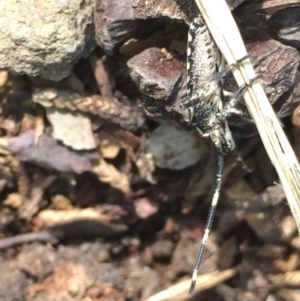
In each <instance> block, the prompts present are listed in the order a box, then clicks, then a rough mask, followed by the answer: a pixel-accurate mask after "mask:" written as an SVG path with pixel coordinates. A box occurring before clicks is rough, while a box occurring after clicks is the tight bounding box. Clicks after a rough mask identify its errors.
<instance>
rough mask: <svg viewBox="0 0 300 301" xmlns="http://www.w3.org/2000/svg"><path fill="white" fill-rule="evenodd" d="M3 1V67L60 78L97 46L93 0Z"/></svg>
mask: <svg viewBox="0 0 300 301" xmlns="http://www.w3.org/2000/svg"><path fill="white" fill-rule="evenodd" d="M24 3H25V2H24V1H22V0H10V1H6V0H0V11H1V12H2V13H1V14H0V28H1V31H0V68H6V69H9V70H10V71H13V72H15V73H19V74H27V75H30V76H40V77H43V78H46V79H50V80H54V81H59V80H61V79H63V78H65V77H66V76H68V75H69V74H70V71H71V69H72V67H73V66H74V64H75V63H76V62H77V61H78V60H79V59H80V58H81V57H84V56H87V55H88V54H89V52H90V51H91V50H92V48H93V47H94V45H95V42H94V26H93V17H92V10H93V6H94V3H93V0H47V1H44V0H36V1H26V4H24Z"/></svg>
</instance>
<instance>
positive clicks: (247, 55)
mask: <svg viewBox="0 0 300 301" xmlns="http://www.w3.org/2000/svg"><path fill="white" fill-rule="evenodd" d="M248 58H249V54H246V55H245V56H243V57H242V58H240V59H238V60H237V61H236V62H235V63H233V64H230V65H228V66H226V67H224V68H223V69H222V70H221V71H219V73H218V75H217V77H218V78H217V79H218V80H221V79H222V78H223V77H224V76H225V75H226V74H227V73H229V72H230V71H231V70H232V69H233V68H234V67H236V66H237V65H238V64H240V63H241V62H242V61H244V60H246V59H248Z"/></svg>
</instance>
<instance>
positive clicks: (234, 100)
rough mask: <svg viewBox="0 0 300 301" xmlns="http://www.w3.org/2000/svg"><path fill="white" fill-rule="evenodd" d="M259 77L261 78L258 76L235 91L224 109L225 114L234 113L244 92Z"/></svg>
mask: <svg viewBox="0 0 300 301" xmlns="http://www.w3.org/2000/svg"><path fill="white" fill-rule="evenodd" d="M261 77H262V75H261V74H258V75H256V76H255V77H254V78H252V79H251V80H250V82H249V84H247V83H245V84H243V85H241V86H240V87H239V88H238V89H237V91H236V92H235V93H234V95H233V97H232V98H231V99H230V101H229V103H228V104H227V105H226V107H225V111H226V113H227V112H229V111H233V113H234V108H235V106H236V104H237V103H238V102H239V101H240V100H241V98H242V96H243V93H244V92H245V90H246V89H247V88H248V87H249V86H251V85H252V84H253V83H254V82H255V81H256V80H257V79H259V78H261ZM236 114H237V113H236ZM237 115H240V114H237ZM241 115H243V114H241Z"/></svg>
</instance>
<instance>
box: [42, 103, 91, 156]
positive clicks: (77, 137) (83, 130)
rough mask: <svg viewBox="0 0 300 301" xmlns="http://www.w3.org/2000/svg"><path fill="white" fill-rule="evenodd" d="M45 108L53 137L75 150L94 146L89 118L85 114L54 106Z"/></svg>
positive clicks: (89, 148)
mask: <svg viewBox="0 0 300 301" xmlns="http://www.w3.org/2000/svg"><path fill="white" fill-rule="evenodd" d="M45 109H46V114H47V118H48V119H49V121H50V122H51V124H52V128H53V132H52V136H53V138H55V139H57V140H59V141H61V142H62V143H63V144H65V145H66V146H69V147H71V148H72V149H75V150H91V149H95V148H96V142H95V139H94V134H93V131H92V124H91V120H90V119H89V118H88V117H87V116H86V115H83V114H80V113H77V112H71V111H69V110H59V109H56V108H55V107H46V108H45Z"/></svg>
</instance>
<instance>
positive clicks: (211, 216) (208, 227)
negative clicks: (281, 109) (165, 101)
mask: <svg viewBox="0 0 300 301" xmlns="http://www.w3.org/2000/svg"><path fill="white" fill-rule="evenodd" d="M223 170H224V154H223V153H222V151H221V150H217V171H216V184H215V190H214V194H213V198H212V201H211V205H210V209H209V213H208V217H207V221H206V225H205V230H204V234H203V238H202V242H201V247H200V250H199V253H198V256H197V260H196V264H195V267H194V270H193V276H192V283H191V286H190V289H189V296H191V295H192V294H193V293H194V290H195V286H196V281H197V276H198V270H199V267H200V265H201V262H202V259H203V254H204V251H205V248H206V242H207V239H208V237H209V233H210V230H211V227H212V223H213V219H214V215H215V212H216V207H217V204H218V200H219V196H220V192H221V185H222V176H223Z"/></svg>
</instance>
